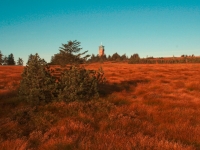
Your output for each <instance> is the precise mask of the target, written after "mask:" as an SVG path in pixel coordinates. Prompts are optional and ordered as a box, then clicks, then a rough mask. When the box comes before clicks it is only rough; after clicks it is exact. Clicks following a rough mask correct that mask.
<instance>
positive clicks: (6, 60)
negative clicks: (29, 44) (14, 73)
mask: <svg viewBox="0 0 200 150" xmlns="http://www.w3.org/2000/svg"><path fill="white" fill-rule="evenodd" d="M16 64H17V65H23V60H22V58H20V57H19V58H18V60H17V63H16V62H15V59H14V55H13V54H12V53H11V54H10V55H8V56H6V55H5V56H4V55H3V54H2V52H1V51H0V65H16Z"/></svg>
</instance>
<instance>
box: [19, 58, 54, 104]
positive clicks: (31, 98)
mask: <svg viewBox="0 0 200 150" xmlns="http://www.w3.org/2000/svg"><path fill="white" fill-rule="evenodd" d="M54 94H55V78H54V77H53V76H52V75H51V70H50V67H49V66H48V64H47V63H46V61H45V60H44V59H41V58H40V57H39V55H38V54H35V55H30V56H29V60H28V62H27V65H26V67H25V68H24V71H23V74H22V80H21V82H20V88H19V96H20V97H21V98H22V99H24V100H26V101H27V102H29V103H31V104H34V105H37V104H40V103H48V102H50V101H52V100H53V99H54Z"/></svg>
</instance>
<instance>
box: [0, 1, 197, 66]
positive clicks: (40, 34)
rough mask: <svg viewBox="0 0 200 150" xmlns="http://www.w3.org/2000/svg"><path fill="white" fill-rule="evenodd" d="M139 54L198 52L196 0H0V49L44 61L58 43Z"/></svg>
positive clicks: (16, 55)
mask: <svg viewBox="0 0 200 150" xmlns="http://www.w3.org/2000/svg"><path fill="white" fill-rule="evenodd" d="M69 40H78V41H80V42H81V47H82V48H83V51H85V50H88V51H89V52H88V54H95V55H96V54H98V46H99V45H100V44H101V42H102V43H103V45H104V46H105V53H106V54H107V55H109V54H110V55H112V54H113V53H115V52H117V53H119V54H120V55H122V54H127V55H128V56H130V55H132V54H134V53H138V54H139V55H140V57H146V56H147V55H148V56H154V57H167V56H173V55H174V56H180V55H182V54H187V55H192V54H194V55H200V0H0V50H1V51H2V53H3V54H4V55H7V56H8V55H9V54H10V53H13V54H14V57H15V60H17V58H18V57H22V58H23V60H24V62H25V63H26V62H27V58H28V55H30V54H35V53H38V54H39V55H40V57H41V58H44V59H45V60H46V61H47V62H49V61H50V59H51V56H53V55H54V54H56V53H58V52H59V47H60V46H61V44H62V43H67V41H69Z"/></svg>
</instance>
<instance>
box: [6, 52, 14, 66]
mask: <svg viewBox="0 0 200 150" xmlns="http://www.w3.org/2000/svg"><path fill="white" fill-rule="evenodd" d="M7 65H15V60H14V55H13V54H12V53H11V54H10V55H8V60H7Z"/></svg>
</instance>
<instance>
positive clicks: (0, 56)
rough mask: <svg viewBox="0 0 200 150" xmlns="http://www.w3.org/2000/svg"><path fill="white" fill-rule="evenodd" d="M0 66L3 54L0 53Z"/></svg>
mask: <svg viewBox="0 0 200 150" xmlns="http://www.w3.org/2000/svg"><path fill="white" fill-rule="evenodd" d="M0 65H3V54H2V53H1V51H0Z"/></svg>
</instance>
